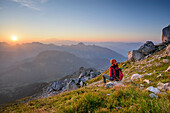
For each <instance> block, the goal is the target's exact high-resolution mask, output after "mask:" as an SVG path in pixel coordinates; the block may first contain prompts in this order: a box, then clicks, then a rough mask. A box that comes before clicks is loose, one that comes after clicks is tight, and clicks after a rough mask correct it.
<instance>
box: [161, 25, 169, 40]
mask: <svg viewBox="0 0 170 113" xmlns="http://www.w3.org/2000/svg"><path fill="white" fill-rule="evenodd" d="M169 41H170V25H169V26H167V27H165V28H164V29H163V30H162V42H169Z"/></svg>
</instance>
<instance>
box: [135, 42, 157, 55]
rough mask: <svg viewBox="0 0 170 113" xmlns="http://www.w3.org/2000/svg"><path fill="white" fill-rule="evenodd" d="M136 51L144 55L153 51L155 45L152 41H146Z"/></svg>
mask: <svg viewBox="0 0 170 113" xmlns="http://www.w3.org/2000/svg"><path fill="white" fill-rule="evenodd" d="M138 51H139V52H140V53H142V54H144V55H149V54H150V53H152V52H153V51H155V45H154V43H153V42H152V41H147V42H146V43H145V44H144V45H142V46H141V47H140V48H139V49H138Z"/></svg>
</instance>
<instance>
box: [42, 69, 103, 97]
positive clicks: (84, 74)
mask: <svg viewBox="0 0 170 113" xmlns="http://www.w3.org/2000/svg"><path fill="white" fill-rule="evenodd" d="M74 74H76V76H77V74H79V76H77V77H76V76H75V75H74ZM100 74H101V72H99V71H97V70H95V69H92V68H88V69H85V68H83V67H81V68H80V69H79V71H77V72H74V73H73V74H72V75H71V76H67V77H68V78H65V79H64V80H63V79H61V80H59V81H55V82H52V83H51V84H50V85H49V86H48V88H47V89H46V91H45V93H44V94H42V96H43V97H49V96H52V95H54V94H59V93H61V92H64V91H70V90H73V89H78V88H80V87H83V86H85V85H86V81H87V80H90V79H92V78H95V77H97V76H98V75H100Z"/></svg>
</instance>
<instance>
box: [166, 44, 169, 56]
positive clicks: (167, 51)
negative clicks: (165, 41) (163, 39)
mask: <svg viewBox="0 0 170 113" xmlns="http://www.w3.org/2000/svg"><path fill="white" fill-rule="evenodd" d="M165 52H166V54H167V55H168V56H170V45H168V46H167V48H166V51H165Z"/></svg>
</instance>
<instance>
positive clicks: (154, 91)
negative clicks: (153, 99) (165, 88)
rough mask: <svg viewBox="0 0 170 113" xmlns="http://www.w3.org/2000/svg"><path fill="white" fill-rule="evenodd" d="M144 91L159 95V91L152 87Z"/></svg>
mask: <svg viewBox="0 0 170 113" xmlns="http://www.w3.org/2000/svg"><path fill="white" fill-rule="evenodd" d="M146 90H148V91H151V92H153V93H155V94H158V93H161V91H160V90H159V89H158V88H154V87H153V86H150V87H148V88H147V89H146Z"/></svg>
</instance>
